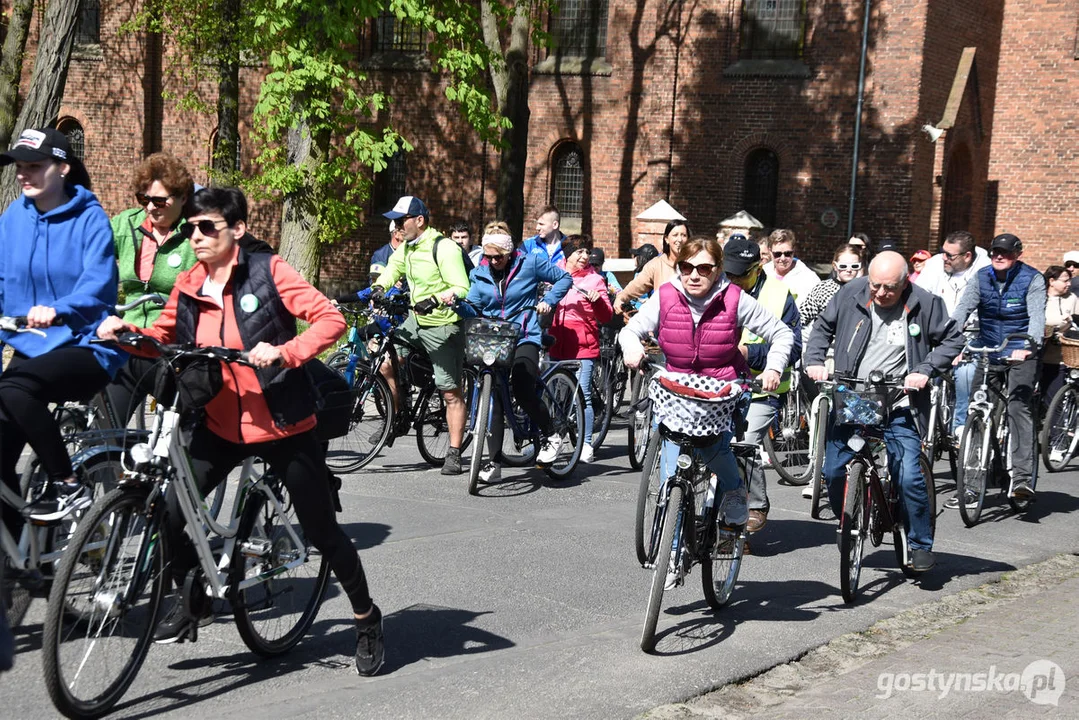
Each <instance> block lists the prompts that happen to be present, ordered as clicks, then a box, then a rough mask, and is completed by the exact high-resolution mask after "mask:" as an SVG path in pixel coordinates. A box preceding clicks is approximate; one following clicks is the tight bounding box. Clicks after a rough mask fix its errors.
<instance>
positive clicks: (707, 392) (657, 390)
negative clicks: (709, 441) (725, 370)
mask: <svg viewBox="0 0 1079 720" xmlns="http://www.w3.org/2000/svg"><path fill="white" fill-rule="evenodd" d="M741 394H742V388H741V386H739V385H738V384H737V383H732V382H728V381H726V380H717V379H716V378H711V377H708V376H706V375H692V374H687V373H675V372H668V371H661V372H658V373H656V374H655V375H654V376H653V377H652V382H651V383H650V384H649V386H648V397H649V398H651V400H652V412H653V415H654V416H655V417H656V418H657V419H658V420H659V421H660V422H662V423H663V424H664V425H666V426H667V427H668V428H670V429H671V430H673V431H674V432H679V433H683V434H685V435H693V436H695V437H704V436H706V435H719V434H720V433H724V432H729V431H730V430H731V429H732V425H733V420H734V409H735V406H736V404H737V403H736V402H735V401H736V400H737V399H738V397H739V396H740V395H741Z"/></svg>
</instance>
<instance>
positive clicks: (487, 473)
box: [480, 462, 502, 483]
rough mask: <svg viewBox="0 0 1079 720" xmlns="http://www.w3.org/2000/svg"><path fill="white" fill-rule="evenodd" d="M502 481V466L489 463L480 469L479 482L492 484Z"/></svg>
mask: <svg viewBox="0 0 1079 720" xmlns="http://www.w3.org/2000/svg"><path fill="white" fill-rule="evenodd" d="M501 479H502V466H501V465H499V464H498V463H493V462H489V463H487V464H486V465H484V466H483V467H482V468H480V482H482V483H493V482H498V481H499V480H501Z"/></svg>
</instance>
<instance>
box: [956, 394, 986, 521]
mask: <svg viewBox="0 0 1079 720" xmlns="http://www.w3.org/2000/svg"><path fill="white" fill-rule="evenodd" d="M992 464H993V448H992V443H991V442H990V438H989V436H988V433H987V429H986V427H985V420H984V419H983V418H982V416H981V415H978V414H971V415H969V416H967V424H966V429H965V430H964V431H963V440H962V442H960V444H959V467H958V468H957V472H956V474H955V496H956V497H957V498H959V515H960V517H962V518H963V524H964V525H966V526H967V527H974V526H975V525H976V524H977V523H978V520H979V519H980V518H981V516H982V506H983V505H984V504H985V487H986V484H987V482H988V480H989V468H990V467H991V466H992Z"/></svg>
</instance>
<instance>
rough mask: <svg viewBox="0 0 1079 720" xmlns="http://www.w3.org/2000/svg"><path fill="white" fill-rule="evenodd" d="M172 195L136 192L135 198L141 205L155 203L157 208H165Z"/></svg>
mask: <svg viewBox="0 0 1079 720" xmlns="http://www.w3.org/2000/svg"><path fill="white" fill-rule="evenodd" d="M171 197H172V195H144V194H143V193H135V200H136V201H137V202H138V203H139V205H142V206H144V207H145V206H146V205H147V204H148V203H153V204H154V207H156V208H163V207H165V206H166V205H168V204H169V199H170V198H171Z"/></svg>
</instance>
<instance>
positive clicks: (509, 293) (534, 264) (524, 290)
mask: <svg viewBox="0 0 1079 720" xmlns="http://www.w3.org/2000/svg"><path fill="white" fill-rule="evenodd" d="M507 277H508V278H509V280H508V281H507V282H506V292H505V295H503V294H502V291H501V290H500V289H499V287H498V285H497V284H496V283H495V281H494V279H493V278H492V277H491V266H490V265H489V264H488V263H487V261H486V260H484V261H483V262H481V263H480V266H479V267H477V268H476V269H475V270H473V271H472V275H470V276H469V280H470V281H471V282H472V287H471V288H469V290H468V296H467V297H466V298H465V299H466V300H468V302H470V303H472V304H473V305H476V306H477V307H479V308H480V309H481V311H482V313H483V316H484V317H491V318H508V317H510V316H511V315H513V314H514V313H515V312H517V311H518V310H520V309H521V308H524V307H528V306H529V305H535V304H536V297H537V295H538V293H539V284H540V283H541V282H547V283H551V285H553V287H552V288H551V289H550V290H549V291H547V294H546V295H544V296H543V298H542V300H543V302H545V303H547V304H548V305H550V306H552V307H553V306H555V305H557V304H558V302H559V301H560V300H561V299H562V298H564V297H565V296H566V293H567V292H569V289H570V287H571V286H572V285H573V278H572V277H570V274H569V273H568V272H566V271H565V270H563V269H562V268H559V267H555V266H554V265H552V264H551V263H549V262H547V258H546V255H539V254H538V253H529V254H525V252H524V251H523V250H518V251H517V254H516V255H515V256H514V258H513V263H512V265H510V267H509V269H508V271H507ZM457 312H458V314H460V315H461V317H475V316H476V311H475V310H474V309H473V308H472V306H471V305H468V304H467V303H461V304H460V305H459V306H458V308H457ZM514 320H515V321H516V322H519V323H520V324H521V327H522V331H521V341H520V343H518V344H521V343H526V342H528V343H533V344H535V345H539V344H540V335H542V332H541V331H540V326H539V321H538V319H537V317H536V313H534V312H531V311H529V312H524V313H521V314H520V315H517V316H516V317H515V318H514Z"/></svg>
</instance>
